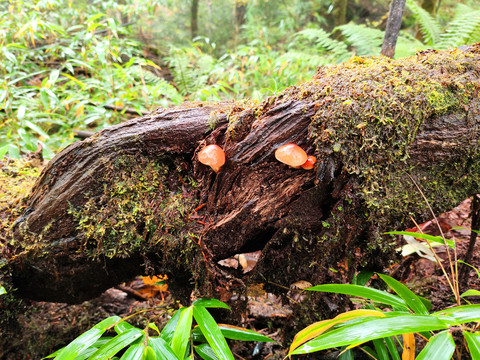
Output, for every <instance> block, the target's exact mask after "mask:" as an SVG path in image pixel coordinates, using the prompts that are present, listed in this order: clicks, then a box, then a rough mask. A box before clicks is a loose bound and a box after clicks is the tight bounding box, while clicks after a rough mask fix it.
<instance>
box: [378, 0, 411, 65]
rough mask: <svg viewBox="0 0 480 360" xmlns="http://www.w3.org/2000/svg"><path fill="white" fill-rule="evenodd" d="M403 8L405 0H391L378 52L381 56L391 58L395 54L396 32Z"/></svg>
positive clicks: (400, 22) (399, 24)
mask: <svg viewBox="0 0 480 360" xmlns="http://www.w3.org/2000/svg"><path fill="white" fill-rule="evenodd" d="M404 9H405V0H392V3H391V4H390V11H389V13H388V20H387V28H386V30H385V37H384V38H383V44H382V51H381V52H380V53H381V54H382V55H383V56H387V57H389V58H393V56H394V55H395V46H396V45H397V39H398V33H399V31H400V27H401V26H402V18H403V11H404Z"/></svg>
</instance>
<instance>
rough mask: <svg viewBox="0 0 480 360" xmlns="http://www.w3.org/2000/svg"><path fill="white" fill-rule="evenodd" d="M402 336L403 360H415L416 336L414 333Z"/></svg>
mask: <svg viewBox="0 0 480 360" xmlns="http://www.w3.org/2000/svg"><path fill="white" fill-rule="evenodd" d="M402 336H403V352H402V360H415V336H414V335H413V333H407V334H402Z"/></svg>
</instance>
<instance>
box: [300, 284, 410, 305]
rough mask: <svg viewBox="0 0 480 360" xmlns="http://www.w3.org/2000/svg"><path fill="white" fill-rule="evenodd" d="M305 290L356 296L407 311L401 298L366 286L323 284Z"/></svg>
mask: <svg viewBox="0 0 480 360" xmlns="http://www.w3.org/2000/svg"><path fill="white" fill-rule="evenodd" d="M306 290H310V291H323V292H329V293H337V294H345V295H350V296H358V297H362V298H365V299H370V300H372V301H375V302H378V303H382V304H387V305H391V306H396V307H400V308H404V309H405V310H408V306H407V304H406V303H405V301H403V300H402V298H400V297H398V296H396V295H393V294H389V293H388V292H386V291H382V290H377V289H372V288H369V287H366V286H359V285H351V284H324V285H317V286H313V287H311V288H308V289H306Z"/></svg>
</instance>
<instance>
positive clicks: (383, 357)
mask: <svg viewBox="0 0 480 360" xmlns="http://www.w3.org/2000/svg"><path fill="white" fill-rule="evenodd" d="M372 343H373V346H374V347H375V352H376V353H377V357H378V360H390V357H389V356H388V350H387V347H386V346H385V343H384V341H383V339H375V340H372Z"/></svg>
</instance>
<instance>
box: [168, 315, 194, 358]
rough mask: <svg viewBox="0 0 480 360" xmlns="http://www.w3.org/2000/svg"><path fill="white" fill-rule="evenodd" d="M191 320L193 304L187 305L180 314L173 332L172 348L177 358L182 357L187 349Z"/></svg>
mask: <svg viewBox="0 0 480 360" xmlns="http://www.w3.org/2000/svg"><path fill="white" fill-rule="evenodd" d="M192 322H193V306H189V307H188V308H186V309H185V310H184V311H182V313H181V315H180V319H179V320H178V324H177V328H176V329H175V332H174V333H173V338H172V349H173V352H174V353H175V355H177V357H178V358H179V359H183V357H184V355H185V350H186V349H187V345H188V340H189V338H190V331H191V328H192Z"/></svg>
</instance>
